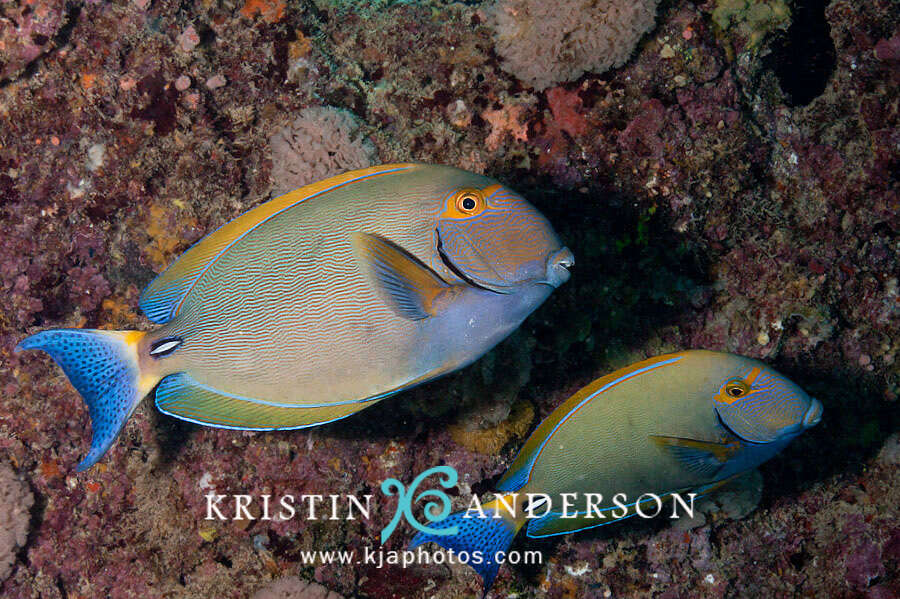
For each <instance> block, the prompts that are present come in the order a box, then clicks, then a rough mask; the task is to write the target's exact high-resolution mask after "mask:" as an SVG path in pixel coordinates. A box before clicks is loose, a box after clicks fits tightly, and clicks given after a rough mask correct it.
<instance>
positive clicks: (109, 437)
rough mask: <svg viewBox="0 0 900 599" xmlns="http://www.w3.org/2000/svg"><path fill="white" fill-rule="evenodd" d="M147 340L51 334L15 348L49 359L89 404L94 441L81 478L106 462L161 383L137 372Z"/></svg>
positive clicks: (113, 334) (94, 333)
mask: <svg viewBox="0 0 900 599" xmlns="http://www.w3.org/2000/svg"><path fill="white" fill-rule="evenodd" d="M143 336H144V333H143V332H141V331H100V330H93V329H53V330H50V331H43V332H41V333H37V334H36V335H32V336H31V337H28V338H26V339H24V340H22V342H21V343H19V345H18V346H17V347H16V351H20V350H24V349H40V350H43V351H45V352H47V353H48V354H50V357H51V358H53V359H54V360H56V362H57V364H59V365H60V366H61V367H62V369H63V371H64V372H65V373H66V376H68V377H69V381H70V382H71V383H72V385H73V386H74V387H75V388H76V389H77V390H78V392H79V393H81V397H82V398H84V402H85V403H86V404H87V407H88V411H89V412H90V415H91V426H92V428H93V435H92V437H91V449H90V451H88V454H87V455H86V456H85V458H84V459H83V460H82V461H81V463H80V464H78V468H77V470H78V472H81V471H83V470H87V469H88V468H90V467H91V466H93V465H94V464H95V463H97V461H98V460H99V459H100V458H102V457H103V454H105V453H106V450H107V449H109V446H110V445H112V443H113V441H115V439H116V437H117V436H118V435H119V431H121V430H122V427H123V426H124V425H125V421H126V420H128V417H129V416H131V413H132V412H133V411H134V408H135V407H137V404H138V403H139V402H140V401H141V399H142V398H143V397H144V395H146V394H147V393H148V392H149V391H150V389H152V388H153V386H154V385H155V384H156V383H157V382H158V378H157V377H152V376H146V375H143V376H142V374H141V372H140V368H139V367H138V359H137V355H138V354H137V344H138V341H140V339H141V338H142V337H143Z"/></svg>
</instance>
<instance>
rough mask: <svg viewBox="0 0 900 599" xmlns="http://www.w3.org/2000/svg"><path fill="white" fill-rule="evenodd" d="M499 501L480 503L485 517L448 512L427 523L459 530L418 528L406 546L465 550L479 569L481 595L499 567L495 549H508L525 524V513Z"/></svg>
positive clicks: (499, 550) (477, 569)
mask: <svg viewBox="0 0 900 599" xmlns="http://www.w3.org/2000/svg"><path fill="white" fill-rule="evenodd" d="M508 497H509V496H505V498H508ZM499 505H500V500H499V499H495V500H494V501H490V502H488V503H485V504H484V505H483V506H482V511H483V512H484V515H485V516H486V517H485V518H482V517H480V515H478V513H477V512H475V511H472V512H471V513H469V517H466V514H467V513H468V512H456V513H455V514H450V515H449V516H447V517H446V518H444V519H443V520H441V521H440V522H439V523H437V524H430V525H429V526H430V527H431V528H434V529H438V530H444V529H447V528H451V527H453V526H457V527H458V528H459V531H458V532H457V533H456V534H455V535H435V534H427V533H423V532H420V533H418V534H417V535H416V536H415V537H413V540H412V541H410V543H409V549H415V548H416V547H418V546H419V545H423V544H425V543H429V542H431V543H437V544H438V545H440V546H441V547H443V548H444V549H449V550H450V551H453V552H454V553H455V554H461V553H462V552H466V554H468V564H469V565H470V566H471V567H472V568H474V570H475V571H476V572H478V575H479V576H481V579H482V581H483V583H484V592H483V594H482V597H483V596H485V595H487V593H488V591H489V590H490V588H491V585H492V584H494V578H496V576H497V571H498V570H499V569H500V564H501V563H502V560H499V559H498V557H499V556H498V555H497V554H498V552H501V551H502V552H506V550H507V549H509V546H510V545H511V544H512V542H513V539H514V538H515V537H516V534H517V533H518V532H519V529H521V528H522V525H523V524H525V518H524V517H522V518H517V517H515V516H513V515H511V514H510V513H509V511H508V510H506V509H505V508H504V509H499V508H498V506H499Z"/></svg>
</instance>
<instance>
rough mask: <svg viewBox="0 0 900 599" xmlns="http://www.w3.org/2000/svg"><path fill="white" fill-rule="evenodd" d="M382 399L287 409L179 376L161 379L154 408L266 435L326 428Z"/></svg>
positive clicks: (182, 373) (214, 424) (198, 420)
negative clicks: (270, 432) (271, 431)
mask: <svg viewBox="0 0 900 599" xmlns="http://www.w3.org/2000/svg"><path fill="white" fill-rule="evenodd" d="M381 397H383V396H380V397H376V398H373V399H368V400H365V399H364V400H361V401H358V402H348V403H341V404H334V405H326V406H312V407H310V406H304V405H302V404H297V405H296V406H286V405H283V404H282V405H279V404H274V403H271V402H265V401H261V400H257V399H252V398H246V397H240V396H237V395H232V394H229V393H226V392H223V391H219V390H217V389H214V388H212V387H209V386H207V385H204V384H202V383H200V382H198V381H196V380H194V378H193V377H191V376H190V375H189V374H187V373H184V372H179V373H177V374H172V375H169V376H167V377H166V378H164V379H163V380H162V382H160V384H159V386H158V387H157V388H156V407H157V408H159V411H160V412H163V413H164V414H168V415H169V416H174V417H176V418H180V419H182V420H187V421H189V422H194V423H197V424H203V425H206V426H214V427H218V428H230V429H237V430H256V431H268V430H285V429H296V428H306V427H309V426H317V425H320V424H327V423H329V422H333V421H335V420H340V419H341V418H346V417H347V416H350V415H351V414H354V413H355V412H358V411H359V410H362V409H363V408H365V407H368V406H370V405H372V404H373V403H375V402H377V401H378V400H379V399H381Z"/></svg>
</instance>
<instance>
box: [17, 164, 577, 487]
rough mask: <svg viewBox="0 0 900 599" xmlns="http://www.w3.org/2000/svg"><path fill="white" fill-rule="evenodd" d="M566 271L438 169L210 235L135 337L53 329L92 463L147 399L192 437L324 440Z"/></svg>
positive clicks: (146, 302) (292, 205) (459, 363)
mask: <svg viewBox="0 0 900 599" xmlns="http://www.w3.org/2000/svg"><path fill="white" fill-rule="evenodd" d="M573 262H574V258H573V256H572V253H571V252H570V251H569V250H568V249H567V248H566V247H564V246H563V245H562V243H561V242H560V241H559V239H558V238H557V236H556V233H555V232H554V231H553V228H552V227H551V226H550V223H549V222H548V221H547V219H546V218H544V216H543V215H541V214H540V213H539V212H538V211H537V210H536V209H535V208H534V207H533V206H531V205H530V204H529V203H528V202H527V201H525V200H524V199H523V198H522V197H521V196H519V195H518V194H517V193H515V192H514V191H512V190H510V189H508V188H506V187H504V186H503V185H501V184H500V183H498V182H497V181H494V180H493V179H490V178H488V177H484V176H481V175H477V174H474V173H470V172H466V171H462V170H459V169H455V168H451V167H445V166H430V165H423V164H390V165H383V166H378V167H373V168H367V169H363V170H357V171H352V172H348V173H344V174H342V175H339V176H336V177H332V178H330V179H327V180H325V181H322V182H320V183H315V184H313V185H308V186H306V187H302V188H300V189H297V190H296V191H293V192H291V193H288V194H286V195H283V196H281V197H278V198H276V199H274V200H271V201H269V202H267V203H265V204H263V205H261V206H259V207H257V208H255V209H253V210H250V211H249V212H247V213H245V214H243V215H242V216H240V217H238V218H236V219H235V220H233V221H231V222H229V223H227V224H225V225H224V226H222V227H221V228H219V229H218V230H216V231H214V232H213V233H211V234H209V235H208V236H207V237H205V238H204V239H202V240H201V241H200V242H198V243H197V244H196V245H194V246H193V247H191V248H190V249H189V250H187V251H186V252H185V253H184V254H183V255H182V256H181V257H180V258H179V259H178V260H177V261H175V262H174V263H173V264H172V265H171V266H169V268H168V269H167V270H165V271H164V272H163V273H162V274H160V275H159V276H158V277H157V278H156V279H155V280H154V281H153V282H151V283H150V285H149V286H148V287H147V289H146V290H145V291H144V292H143V294H142V296H141V299H140V307H141V309H142V310H143V312H144V313H145V314H146V315H147V317H148V318H149V319H150V320H152V321H153V322H155V323H158V324H160V325H162V326H160V327H159V328H157V329H155V330H152V331H149V332H143V331H101V330H81V329H55V330H49V331H44V332H41V333H37V334H35V335H32V336H31V337H28V338H27V339H25V340H23V341H22V342H21V343H20V344H19V346H18V349H40V350H44V351H45V352H47V353H48V354H50V356H51V357H52V358H53V359H54V360H56V362H58V363H59V365H60V366H61V367H62V369H63V370H64V371H65V373H66V375H68V377H69V380H70V381H71V382H72V384H73V385H74V386H75V388H76V389H78V391H79V392H80V393H81V395H82V397H83V398H84V400H85V402H86V403H87V406H88V410H89V412H90V416H91V423H92V427H93V437H92V440H91V447H90V451H89V452H88V454H87V456H86V457H85V458H84V460H83V461H82V462H81V463H80V464H79V465H78V470H79V471H81V470H84V469H86V468H88V467H90V466H91V465H93V464H94V463H96V462H97V460H99V459H100V458H101V457H102V456H103V454H104V453H105V452H106V451H107V449H108V448H109V446H110V445H111V444H112V442H113V441H114V440H115V438H116V436H117V435H118V434H119V431H120V430H121V428H122V426H123V425H124V423H125V421H126V420H127V419H128V417H129V416H130V415H131V413H132V411H133V410H134V409H135V407H136V406H137V404H138V403H139V402H140V400H141V398H143V397H144V396H145V395H146V394H148V393H149V392H150V391H151V390H152V389H153V388H154V387H156V406H157V407H158V408H159V410H160V411H162V412H163V413H165V414H169V415H171V416H175V417H177V418H181V419H184V420H188V421H191V422H196V423H199V424H204V425H208V426H216V427H222V428H232V429H240V430H277V429H293V428H302V427H307V426H315V425H319V424H324V423H327V422H332V421H334V420H338V419H340V418H344V417H346V416H349V415H350V414H352V413H354V412H356V411H358V410H361V409H363V408H365V407H367V406H370V405H372V404H373V403H375V402H377V401H378V400H380V399H383V398H385V397H387V396H389V395H392V394H394V393H397V392H399V391H401V390H403V389H408V388H409V387H412V386H413V385H417V384H419V383H422V382H424V381H427V380H430V379H433V378H435V377H438V376H441V375H443V374H446V373H448V372H451V371H453V370H456V369H458V368H462V367H463V366H466V365H467V364H470V363H471V362H473V361H475V360H476V359H477V358H479V357H480V356H481V355H483V354H484V353H485V352H487V351H488V350H489V349H491V348H492V347H493V346H494V345H496V344H497V343H498V342H500V341H501V340H502V339H504V338H505V337H506V336H507V335H509V334H510V333H511V332H512V331H513V330H514V329H516V327H518V326H519V324H520V323H521V322H522V321H523V320H524V319H525V317H526V316H528V315H529V314H530V313H531V312H532V311H533V310H534V309H535V308H537V307H538V306H539V305H540V304H541V302H543V301H544V300H545V299H546V298H547V297H548V296H549V295H550V293H551V292H552V291H553V289H554V288H556V287H557V286H559V285H560V284H562V283H564V282H565V281H566V280H567V279H568V278H569V271H568V267H570V266H572V264H573Z"/></svg>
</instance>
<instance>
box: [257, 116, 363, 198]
mask: <svg viewBox="0 0 900 599" xmlns="http://www.w3.org/2000/svg"><path fill="white" fill-rule="evenodd" d="M362 125H363V124H362V122H361V121H360V120H359V119H358V118H356V117H354V116H353V115H352V114H350V113H349V112H347V111H346V110H341V109H339V108H334V107H331V106H313V107H310V108H304V109H303V110H301V111H300V112H299V114H298V115H297V117H296V118H295V119H294V120H293V121H291V123H290V124H289V125H287V126H286V127H284V128H283V129H280V130H279V131H278V132H276V133H275V134H274V135H273V136H272V140H271V142H270V145H271V148H272V181H273V193H274V194H275V195H281V194H283V193H287V192H289V191H291V190H293V189H296V188H298V187H301V186H303V185H306V184H308V183H315V182H316V181H321V180H322V179H325V178H327V177H331V176H333V175H338V174H340V173H342V172H344V171H349V170H353V169H356V168H363V167H366V166H371V165H373V164H375V163H376V162H377V158H378V154H377V152H376V150H375V146H373V145H372V142H370V141H369V140H368V139H367V138H366V137H365V135H364V133H363V131H362Z"/></svg>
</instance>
